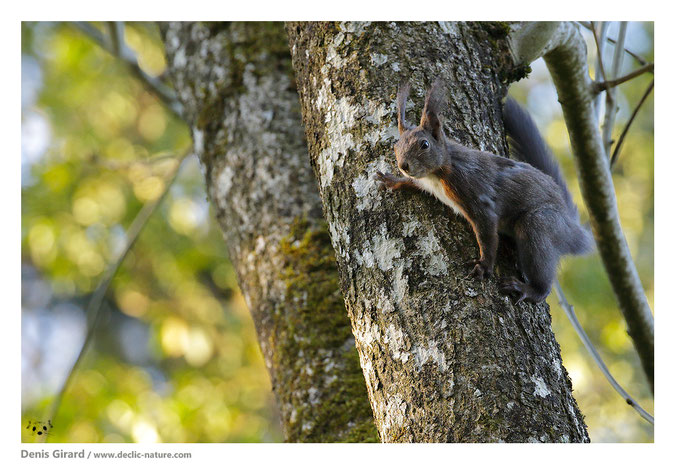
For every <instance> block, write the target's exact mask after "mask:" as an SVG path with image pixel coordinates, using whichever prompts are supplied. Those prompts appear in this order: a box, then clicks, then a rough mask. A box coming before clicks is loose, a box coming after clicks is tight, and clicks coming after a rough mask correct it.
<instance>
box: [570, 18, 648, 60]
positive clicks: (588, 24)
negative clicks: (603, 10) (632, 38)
mask: <svg viewBox="0 0 676 465" xmlns="http://www.w3.org/2000/svg"><path fill="white" fill-rule="evenodd" d="M578 23H579V24H580V25H582V26H583V27H584V28H585V29H589V30H590V31H591V30H592V23H591V22H589V21H578ZM605 40H606V41H607V42H610V43H611V44H616V43H617V41H616V40H615V39H613V38H612V37H606V38H605ZM624 53H626V54H627V55H629V56H631V57H632V58H633V59H634V60H636V61H638V63H639V64H640V65H641V66H644V65H647V64H648V60H646V59H645V58H643V57H641V56H640V55H639V54H638V53H634V52H632V51H631V50H629V49H628V48H627V47H624ZM651 72H652V71H651Z"/></svg>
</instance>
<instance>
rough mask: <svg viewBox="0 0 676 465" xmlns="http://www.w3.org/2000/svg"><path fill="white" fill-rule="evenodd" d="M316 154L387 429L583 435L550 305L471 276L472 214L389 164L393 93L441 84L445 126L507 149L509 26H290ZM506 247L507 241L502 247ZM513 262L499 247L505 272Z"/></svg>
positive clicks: (473, 435) (409, 434)
mask: <svg viewBox="0 0 676 465" xmlns="http://www.w3.org/2000/svg"><path fill="white" fill-rule="evenodd" d="M287 32H288V34H289V40H290V46H291V50H292V57H293V67H294V70H295V72H296V79H297V82H298V87H299V93H300V96H301V108H302V113H303V120H304V123H305V131H306V137H307V140H308V148H309V151H310V155H311V160H312V166H313V169H314V172H315V175H316V176H317V178H318V180H319V184H320V196H321V199H322V203H323V208H324V215H325V217H326V219H327V221H328V224H329V231H330V233H331V241H332V243H333V247H334V249H335V251H336V255H337V259H338V268H339V270H340V276H341V283H342V291H343V296H344V298H345V303H346V306H347V309H348V313H349V315H350V319H351V321H352V331H353V333H354V335H355V338H356V343H357V349H358V351H359V356H360V360H361V367H362V370H363V372H364V377H365V378H366V384H367V388H368V394H369V399H370V401H371V406H372V408H373V412H374V416H375V420H376V425H377V427H378V430H379V432H380V437H381V440H382V441H385V442H412V441H462V442H497V441H509V442H569V441H570V442H586V441H589V437H588V435H587V431H586V426H585V424H584V421H583V418H582V415H581V414H580V412H579V410H578V407H577V404H576V402H575V399H574V398H573V396H572V392H571V391H572V387H571V384H570V380H569V378H568V374H567V372H566V370H565V368H564V367H563V365H562V363H561V355H560V349H559V346H558V344H557V342H556V340H555V338H554V335H553V333H552V330H551V318H550V315H549V307H548V306H547V305H546V304H539V305H531V304H525V303H522V304H518V305H514V304H512V303H511V302H510V300H509V299H508V298H507V297H505V296H503V295H500V294H499V292H498V290H497V286H496V280H495V279H489V280H487V281H485V282H477V281H475V280H473V279H469V278H466V277H465V276H466V275H467V273H468V272H469V271H470V269H469V268H468V266H467V265H464V263H465V262H467V261H469V260H471V259H475V258H477V257H478V248H477V245H476V241H475V239H474V236H473V234H472V231H471V228H470V226H469V225H468V224H467V223H466V222H465V221H464V220H463V219H462V218H460V217H457V216H455V215H453V214H452V212H451V211H450V210H449V209H448V208H447V207H445V206H444V205H442V204H441V203H440V202H438V201H437V200H435V199H433V198H431V197H429V196H426V195H424V194H422V193H415V192H397V193H390V192H383V191H381V190H379V189H378V185H377V182H376V181H375V179H374V174H375V172H376V171H378V170H380V171H385V172H396V168H395V158H394V153H393V150H392V145H393V143H394V142H395V141H396V139H397V137H398V131H397V125H396V112H395V103H394V101H395V94H396V91H397V87H398V84H399V82H400V81H401V80H402V79H403V78H409V79H410V82H411V88H412V92H411V101H412V103H413V108H414V109H413V111H412V112H410V111H409V115H410V116H409V121H410V122H414V121H415V120H414V118H413V114H416V115H418V116H419V115H420V110H421V107H422V103H423V99H424V93H425V90H426V88H427V87H428V86H429V85H430V84H431V83H432V81H434V79H435V78H437V77H441V78H443V79H444V81H445V82H446V83H447V89H448V95H449V97H450V98H449V108H448V111H447V112H446V115H445V116H446V123H445V129H446V134H448V135H450V136H451V137H453V138H454V139H456V140H458V141H460V142H461V143H464V144H466V145H468V146H472V147H476V148H480V149H484V150H488V151H492V152H495V153H498V154H504V153H505V148H506V144H505V137H504V133H503V125H502V122H501V109H500V99H501V97H502V96H503V95H504V93H505V91H506V87H505V84H506V83H507V82H508V81H509V80H511V78H512V76H514V73H518V70H513V69H509V68H508V63H511V58H510V57H509V53H508V51H507V49H506V41H505V35H506V33H507V32H508V28H507V27H505V26H503V25H499V24H476V23H341V24H334V23H289V24H287ZM505 249H507V250H505ZM511 263H514V256H513V252H512V251H511V250H509V247H507V248H505V247H501V251H500V253H499V259H498V268H497V272H498V274H499V273H500V272H501V270H502V272H503V273H504V270H505V269H506V268H508V267H510V264H511Z"/></svg>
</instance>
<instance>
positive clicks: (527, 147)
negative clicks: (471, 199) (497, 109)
mask: <svg viewBox="0 0 676 465" xmlns="http://www.w3.org/2000/svg"><path fill="white" fill-rule="evenodd" d="M502 117H503V122H504V123H505V131H506V132H507V135H508V136H509V147H510V153H511V155H512V156H513V157H514V158H516V159H517V160H521V161H524V162H526V163H528V164H529V165H531V166H532V167H534V168H537V169H538V170H540V171H541V172H543V173H545V174H547V175H549V176H551V178H552V179H554V182H556V184H557V185H558V186H559V188H560V189H561V194H562V195H563V198H564V200H565V201H566V205H567V206H568V210H569V212H570V215H571V218H573V219H574V220H575V221H574V222H573V223H574V224H572V225H570V226H571V227H570V229H571V230H570V235H569V239H570V241H569V242H570V250H569V253H571V254H576V255H580V254H585V253H588V252H590V251H592V250H593V248H594V240H593V238H592V236H591V233H590V231H589V230H588V229H586V228H584V227H583V226H581V225H580V224H579V222H578V221H577V218H578V211H577V206H576V205H575V203H574V202H573V198H572V197H571V195H570V191H569V190H568V186H567V185H566V181H565V179H564V178H563V175H562V174H561V170H560V168H559V165H558V163H557V162H556V159H555V158H554V156H553V155H552V153H551V151H550V150H549V147H548V146H547V143H546V142H545V141H544V140H543V139H542V136H541V135H540V131H538V128H537V126H536V125H535V122H534V121H533V118H531V116H530V115H529V114H528V112H527V111H526V110H524V109H523V108H521V106H520V105H519V104H518V103H516V101H515V100H514V99H512V98H508V99H507V101H506V102H505V106H504V109H503V112H502Z"/></svg>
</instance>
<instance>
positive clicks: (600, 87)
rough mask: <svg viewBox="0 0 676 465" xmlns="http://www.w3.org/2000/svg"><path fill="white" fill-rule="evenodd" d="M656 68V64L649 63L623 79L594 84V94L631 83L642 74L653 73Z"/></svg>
mask: <svg viewBox="0 0 676 465" xmlns="http://www.w3.org/2000/svg"><path fill="white" fill-rule="evenodd" d="M654 68H655V64H654V63H648V64H646V65H645V66H642V67H640V68H638V69H635V70H634V71H632V72H631V73H629V74H627V75H625V76H622V77H621V78H617V79H611V80H610V81H604V82H595V83H594V92H597V93H599V92H603V91H604V90H607V89H610V88H612V87H616V86H619V85H620V84H623V83H625V82H627V81H630V80H631V79H634V78H635V77H638V76H640V75H641V74H644V73H652V72H653V70H654Z"/></svg>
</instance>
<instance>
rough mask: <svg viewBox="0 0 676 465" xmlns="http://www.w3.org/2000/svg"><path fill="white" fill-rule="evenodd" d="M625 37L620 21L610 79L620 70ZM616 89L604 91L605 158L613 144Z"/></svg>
mask: <svg viewBox="0 0 676 465" xmlns="http://www.w3.org/2000/svg"><path fill="white" fill-rule="evenodd" d="M626 35H627V22H626V21H622V22H621V23H620V32H619V35H618V38H617V45H615V53H614V54H613V66H612V68H611V73H612V74H611V78H613V79H614V78H615V77H617V75H618V74H619V73H620V69H621V68H622V58H624V54H623V53H622V49H623V48H624V39H625V37H626ZM603 80H604V81H605V82H608V76H607V75H605V76H603ZM615 94H616V89H615V88H614V87H609V88H607V89H606V111H605V115H604V118H603V128H602V139H603V148H604V150H605V151H606V154H607V156H608V157H609V156H610V146H611V145H612V144H613V140H612V136H613V126H615V117H616V116H617V101H616V99H615Z"/></svg>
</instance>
